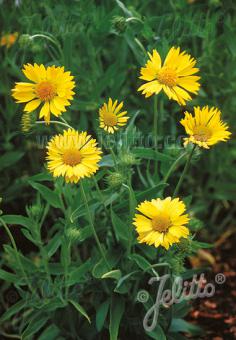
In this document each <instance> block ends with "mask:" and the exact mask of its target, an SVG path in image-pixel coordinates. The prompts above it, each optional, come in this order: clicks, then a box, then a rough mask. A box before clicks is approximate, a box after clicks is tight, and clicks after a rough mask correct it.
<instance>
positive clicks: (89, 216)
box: [80, 181, 110, 270]
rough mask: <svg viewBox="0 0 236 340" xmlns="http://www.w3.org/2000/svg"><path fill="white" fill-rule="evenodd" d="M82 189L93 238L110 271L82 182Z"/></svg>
mask: <svg viewBox="0 0 236 340" xmlns="http://www.w3.org/2000/svg"><path fill="white" fill-rule="evenodd" d="M80 187H81V192H82V195H83V199H84V203H85V206H86V210H87V215H88V219H89V224H90V227H91V230H92V232H93V236H94V238H95V241H96V243H97V246H98V249H99V251H100V254H101V256H102V258H103V259H104V262H105V263H106V266H107V269H108V270H109V269H110V266H109V263H108V261H107V259H106V256H105V253H104V251H103V248H102V245H101V243H100V241H99V238H98V235H97V233H96V230H95V227H94V224H93V218H92V215H91V212H90V209H89V205H88V201H87V197H86V194H85V191H84V186H83V182H82V181H81V182H80Z"/></svg>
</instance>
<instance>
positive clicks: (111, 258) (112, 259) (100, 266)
mask: <svg viewBox="0 0 236 340" xmlns="http://www.w3.org/2000/svg"><path fill="white" fill-rule="evenodd" d="M121 255H122V254H120V253H119V252H114V251H112V252H110V253H107V254H106V259H107V261H108V263H109V266H110V269H112V268H113V267H114V266H115V265H116V264H117V263H118V261H119V258H120V257H121ZM107 269H108V268H107V265H106V263H105V261H104V259H103V258H101V259H100V261H99V262H98V263H96V264H95V266H94V267H93V270H92V274H93V276H94V277H96V278H101V277H102V276H103V275H104V274H106V273H107Z"/></svg>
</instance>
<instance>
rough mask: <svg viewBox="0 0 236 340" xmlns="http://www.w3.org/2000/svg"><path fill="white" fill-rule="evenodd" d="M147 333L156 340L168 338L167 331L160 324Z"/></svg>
mask: <svg viewBox="0 0 236 340" xmlns="http://www.w3.org/2000/svg"><path fill="white" fill-rule="evenodd" d="M146 334H147V335H148V336H149V337H150V338H152V339H155V340H166V336H165V333H164V331H163V329H162V328H161V326H160V325H157V326H156V327H155V329H154V331H152V332H146Z"/></svg>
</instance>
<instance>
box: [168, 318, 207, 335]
mask: <svg viewBox="0 0 236 340" xmlns="http://www.w3.org/2000/svg"><path fill="white" fill-rule="evenodd" d="M170 331H171V332H184V333H190V334H192V335H201V334H202V333H203V331H202V329H201V328H200V327H198V326H196V325H193V324H191V323H190V322H187V321H185V320H183V319H175V318H174V319H172V322H171V326H170Z"/></svg>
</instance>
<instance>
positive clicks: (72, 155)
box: [62, 149, 82, 166]
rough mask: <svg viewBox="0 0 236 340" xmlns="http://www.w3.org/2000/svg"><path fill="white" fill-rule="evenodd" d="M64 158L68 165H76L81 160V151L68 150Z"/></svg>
mask: <svg viewBox="0 0 236 340" xmlns="http://www.w3.org/2000/svg"><path fill="white" fill-rule="evenodd" d="M62 159H63V162H64V163H65V164H66V165H71V166H75V165H77V164H79V163H80V162H81V159H82V156H81V152H80V151H79V150H76V149H69V150H66V151H65V152H64V154H63V156H62Z"/></svg>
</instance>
